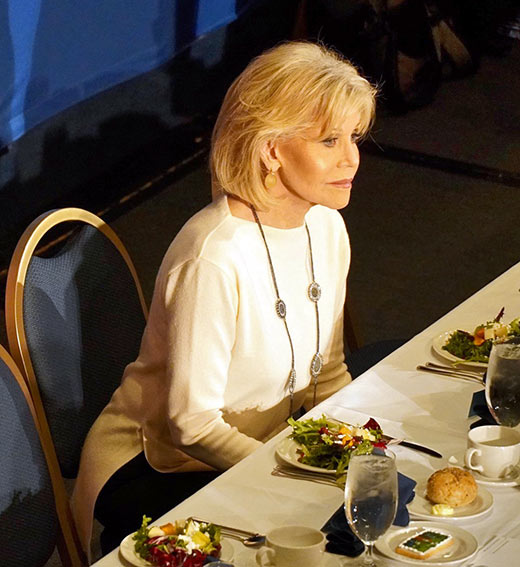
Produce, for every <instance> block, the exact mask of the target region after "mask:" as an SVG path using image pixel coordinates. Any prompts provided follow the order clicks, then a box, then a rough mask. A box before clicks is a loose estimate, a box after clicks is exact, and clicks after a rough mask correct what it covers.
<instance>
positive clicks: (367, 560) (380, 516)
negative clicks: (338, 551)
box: [345, 451, 398, 566]
mask: <svg viewBox="0 0 520 567" xmlns="http://www.w3.org/2000/svg"><path fill="white" fill-rule="evenodd" d="M397 494H398V492H397V468H396V464H395V455H394V454H393V453H392V452H391V451H384V452H377V453H371V454H370V455H355V456H353V457H352V458H351V459H350V462H349V465H348V471H347V482H346V485H345V514H346V516H347V521H348V523H349V526H350V527H351V529H352V531H353V532H354V533H355V534H356V535H357V536H358V538H359V539H360V540H361V541H362V542H363V543H364V544H365V547H366V551H365V553H364V555H363V556H362V565H366V566H369V565H376V562H375V558H374V555H373V551H374V543H375V542H376V540H377V538H378V537H380V536H382V535H383V534H384V533H385V532H386V531H387V530H388V528H389V527H390V526H391V525H392V522H393V521H394V518H395V513H396V511H397Z"/></svg>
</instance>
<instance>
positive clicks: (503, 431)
mask: <svg viewBox="0 0 520 567" xmlns="http://www.w3.org/2000/svg"><path fill="white" fill-rule="evenodd" d="M519 460H520V432H518V431H516V430H515V429H511V428H510V427H504V426H502V425H484V426H482V427H476V428H475V429H470V431H469V433H468V449H467V450H466V455H465V459H464V461H465V463H466V466H467V467H468V468H469V469H471V470H474V471H477V472H479V473H480V474H482V475H483V476H486V477H488V478H504V477H505V476H507V475H508V474H509V473H510V472H511V469H512V468H513V467H514V466H515V465H516V464H517V463H518V461H519Z"/></svg>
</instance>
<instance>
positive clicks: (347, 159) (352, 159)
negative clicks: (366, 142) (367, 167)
mask: <svg viewBox="0 0 520 567" xmlns="http://www.w3.org/2000/svg"><path fill="white" fill-rule="evenodd" d="M358 166H359V149H358V147H357V144H354V143H348V144H345V147H344V148H342V155H341V158H340V161H339V163H338V167H356V168H357V167H358Z"/></svg>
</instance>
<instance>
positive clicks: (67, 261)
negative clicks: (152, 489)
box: [24, 225, 145, 478]
mask: <svg viewBox="0 0 520 567" xmlns="http://www.w3.org/2000/svg"><path fill="white" fill-rule="evenodd" d="M24 324H25V333H26V337H27V343H28V347H29V353H30V356H31V360H32V363H33V368H34V371H35V375H36V377H37V381H38V385H39V388H40V392H41V396H42V402H43V405H44V408H45V412H46V415H47V419H48V422H49V427H50V430H51V434H52V438H53V440H54V443H55V446H56V452H57V455H58V461H59V463H60V467H61V470H62V474H63V475H64V476H65V477H66V478H74V477H75V476H77V471H78V467H79V458H80V454H81V448H82V446H83V442H84V439H85V437H86V435H87V433H88V431H89V429H90V427H91V426H92V424H93V422H94V421H95V419H96V417H97V416H98V415H99V413H100V412H101V411H102V409H103V408H104V407H105V406H106V404H107V403H108V402H109V400H110V398H111V396H112V394H113V392H114V390H115V389H116V388H117V386H118V385H119V384H120V381H121V377H122V375H123V371H124V369H125V366H126V365H127V364H128V363H130V362H132V361H133V360H135V358H136V357H137V354H138V351H139V346H140V342H141V337H142V333H143V330H144V326H145V319H144V315H143V312H142V307H141V304H140V301H139V296H138V293H137V289H136V286H135V282H134V280H133V278H132V275H131V273H130V271H129V269H128V266H127V264H126V262H125V261H124V259H123V258H122V256H121V255H120V253H119V250H117V248H116V247H115V246H114V244H113V243H112V242H111V241H110V239H108V238H107V237H106V236H105V235H104V234H102V233H101V232H100V231H98V229H96V228H95V227H92V226H90V225H85V226H83V227H82V228H81V229H80V230H79V231H78V233H77V234H76V235H75V236H74V237H72V238H70V240H69V241H68V243H67V244H66V245H65V246H64V248H63V249H62V250H61V251H60V252H59V253H58V254H56V255H55V256H54V257H52V258H42V257H37V256H34V257H33V258H32V259H31V262H30V264H29V267H28V271H27V276H26V283H25V289H24Z"/></svg>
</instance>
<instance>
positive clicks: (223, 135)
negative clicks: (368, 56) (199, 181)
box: [211, 41, 376, 209]
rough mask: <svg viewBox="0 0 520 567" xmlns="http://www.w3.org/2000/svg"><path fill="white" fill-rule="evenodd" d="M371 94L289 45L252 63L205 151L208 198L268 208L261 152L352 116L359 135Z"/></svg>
mask: <svg viewBox="0 0 520 567" xmlns="http://www.w3.org/2000/svg"><path fill="white" fill-rule="evenodd" d="M375 97H376V89H375V88H374V87H373V86H372V85H371V84H370V83H369V82H368V81H367V80H366V79H364V78H363V77H361V76H360V75H359V73H358V71H357V70H356V68H355V67H354V66H353V65H352V64H351V63H349V62H348V61H347V60H346V59H344V58H343V56H341V55H340V54H339V53H336V52H335V51H332V50H331V49H328V48H326V47H325V46H323V45H319V44H315V43H310V42H304V41H295V42H286V43H283V44H281V45H278V46H277V47H274V48H272V49H270V50H268V51H266V52H264V53H263V54H262V55H260V56H258V57H256V58H255V59H253V60H252V61H251V62H250V63H249V65H248V66H247V67H246V68H245V70H244V71H243V72H242V73H241V74H240V75H239V76H238V77H237V79H235V81H234V82H233V84H232V85H231V87H230V88H229V90H228V92H227V94H226V96H225V98H224V102H223V103H222V107H221V109H220V113H219V115H218V118H217V121H216V124H215V128H214V130H213V136H212V144H211V146H212V147H211V175H212V185H213V194H216V193H228V194H231V195H235V196H237V197H239V198H241V199H243V200H244V201H246V202H248V203H250V204H252V205H254V206H255V207H256V208H258V209H265V208H268V207H269V206H271V205H272V204H273V198H272V197H271V196H270V195H269V193H268V192H267V190H266V188H265V187H264V178H265V175H266V173H267V170H266V167H265V165H264V164H263V161H262V150H263V149H264V148H265V146H266V144H267V143H268V142H274V141H275V140H278V139H281V138H283V139H287V138H291V137H295V136H305V135H306V134H307V133H308V132H309V131H310V130H311V129H315V128H316V127H318V128H319V129H320V132H321V134H327V133H330V132H331V131H332V130H333V129H334V128H337V127H338V125H341V124H342V123H343V122H344V120H345V118H346V117H348V116H351V115H352V114H355V113H359V115H360V123H359V126H358V133H359V134H360V135H363V134H365V133H366V132H368V130H369V129H370V126H371V125H372V122H373V119H374V112H375Z"/></svg>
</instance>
